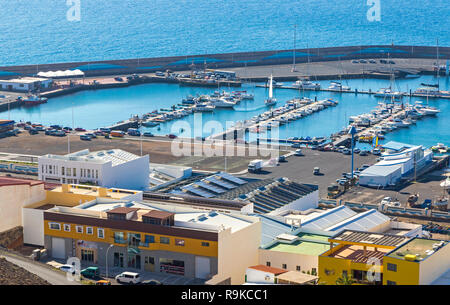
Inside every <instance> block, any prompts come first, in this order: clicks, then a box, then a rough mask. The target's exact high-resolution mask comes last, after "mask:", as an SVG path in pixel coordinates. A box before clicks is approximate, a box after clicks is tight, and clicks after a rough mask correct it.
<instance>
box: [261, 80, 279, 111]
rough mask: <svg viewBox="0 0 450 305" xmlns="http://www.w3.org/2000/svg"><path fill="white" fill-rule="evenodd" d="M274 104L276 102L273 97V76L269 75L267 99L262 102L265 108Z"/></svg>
mask: <svg viewBox="0 0 450 305" xmlns="http://www.w3.org/2000/svg"><path fill="white" fill-rule="evenodd" d="M276 103H277V100H276V99H275V98H274V97H273V76H272V74H271V75H270V80H269V98H268V99H267V100H265V101H264V104H265V105H266V106H273V105H275V104H276Z"/></svg>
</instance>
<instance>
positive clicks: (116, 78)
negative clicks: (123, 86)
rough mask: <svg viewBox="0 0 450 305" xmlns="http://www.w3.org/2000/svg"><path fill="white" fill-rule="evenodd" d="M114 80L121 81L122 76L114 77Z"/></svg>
mask: <svg viewBox="0 0 450 305" xmlns="http://www.w3.org/2000/svg"><path fill="white" fill-rule="evenodd" d="M114 80H116V81H118V82H123V78H122V77H114Z"/></svg>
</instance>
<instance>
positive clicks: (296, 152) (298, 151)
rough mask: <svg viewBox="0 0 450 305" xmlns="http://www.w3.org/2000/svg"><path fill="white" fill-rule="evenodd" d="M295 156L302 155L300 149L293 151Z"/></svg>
mask: <svg viewBox="0 0 450 305" xmlns="http://www.w3.org/2000/svg"><path fill="white" fill-rule="evenodd" d="M294 155H295V156H303V152H302V150H301V149H297V150H296V151H295V153H294Z"/></svg>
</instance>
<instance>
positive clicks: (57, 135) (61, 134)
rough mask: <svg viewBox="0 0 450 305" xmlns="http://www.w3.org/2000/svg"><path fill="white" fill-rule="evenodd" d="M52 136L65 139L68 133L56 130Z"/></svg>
mask: <svg viewBox="0 0 450 305" xmlns="http://www.w3.org/2000/svg"><path fill="white" fill-rule="evenodd" d="M50 135H51V136H55V137H65V136H66V133H65V132H64V131H62V130H56V131H54V132H53V133H52V134H50Z"/></svg>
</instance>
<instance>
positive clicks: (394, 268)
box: [387, 263, 397, 272]
mask: <svg viewBox="0 0 450 305" xmlns="http://www.w3.org/2000/svg"><path fill="white" fill-rule="evenodd" d="M387 269H388V270H389V271H393V272H397V265H396V264H391V263H388V264H387Z"/></svg>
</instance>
